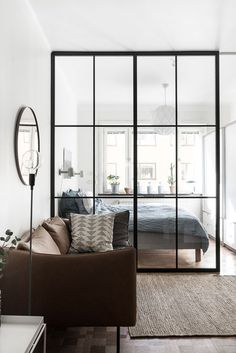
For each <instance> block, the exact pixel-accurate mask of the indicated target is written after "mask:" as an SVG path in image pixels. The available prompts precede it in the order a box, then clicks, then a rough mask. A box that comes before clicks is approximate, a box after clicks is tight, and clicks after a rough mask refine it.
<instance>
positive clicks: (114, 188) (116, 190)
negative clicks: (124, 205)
mask: <svg viewBox="0 0 236 353" xmlns="http://www.w3.org/2000/svg"><path fill="white" fill-rule="evenodd" d="M111 193H112V194H119V184H111Z"/></svg>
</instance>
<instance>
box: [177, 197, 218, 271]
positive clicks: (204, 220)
mask: <svg viewBox="0 0 236 353" xmlns="http://www.w3.org/2000/svg"><path fill="white" fill-rule="evenodd" d="M215 212H216V202H215V199H205V200H204V199H179V200H178V266H179V268H215V267H216V252H215V249H216V245H215V222H216V219H215V214H216V213H215Z"/></svg>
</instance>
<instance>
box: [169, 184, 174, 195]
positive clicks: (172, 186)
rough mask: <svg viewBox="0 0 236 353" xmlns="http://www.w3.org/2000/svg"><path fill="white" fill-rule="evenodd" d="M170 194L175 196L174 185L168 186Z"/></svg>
mask: <svg viewBox="0 0 236 353" xmlns="http://www.w3.org/2000/svg"><path fill="white" fill-rule="evenodd" d="M170 193H171V194H175V185H170Z"/></svg>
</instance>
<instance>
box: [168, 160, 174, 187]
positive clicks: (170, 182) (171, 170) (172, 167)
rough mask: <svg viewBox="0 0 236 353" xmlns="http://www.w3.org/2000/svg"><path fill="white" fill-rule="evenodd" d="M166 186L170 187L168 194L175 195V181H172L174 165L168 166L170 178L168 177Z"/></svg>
mask: <svg viewBox="0 0 236 353" xmlns="http://www.w3.org/2000/svg"><path fill="white" fill-rule="evenodd" d="M168 184H169V187H170V193H171V194H174V193H175V179H174V164H173V163H171V164H170V176H168Z"/></svg>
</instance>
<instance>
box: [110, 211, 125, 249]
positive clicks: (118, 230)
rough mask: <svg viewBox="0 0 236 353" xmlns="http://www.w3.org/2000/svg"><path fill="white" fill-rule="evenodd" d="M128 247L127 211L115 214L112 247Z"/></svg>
mask: <svg viewBox="0 0 236 353" xmlns="http://www.w3.org/2000/svg"><path fill="white" fill-rule="evenodd" d="M124 246H129V211H124V212H119V213H116V214H115V220H114V228H113V247H114V248H118V247H124Z"/></svg>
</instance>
